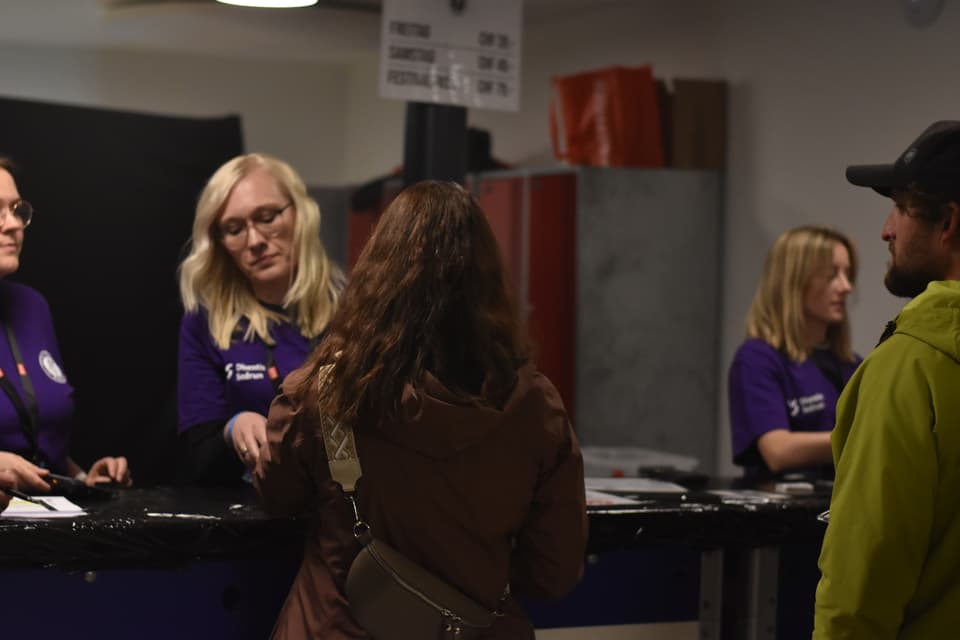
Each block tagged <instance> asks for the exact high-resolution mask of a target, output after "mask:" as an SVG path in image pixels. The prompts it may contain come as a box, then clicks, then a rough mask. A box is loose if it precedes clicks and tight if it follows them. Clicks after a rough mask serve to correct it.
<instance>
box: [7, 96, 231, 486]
mask: <svg viewBox="0 0 960 640" xmlns="http://www.w3.org/2000/svg"><path fill="white" fill-rule="evenodd" d="M242 151H243V141H242V135H241V124H240V119H239V118H238V117H232V116H231V117H225V118H218V119H192V118H179V117H162V116H154V115H145V114H139V113H128V112H120V111H108V110H102V109H91V108H84V107H75V106H66V105H56V104H48V103H41V102H32V101H24V100H12V99H0V154H3V155H8V156H10V157H11V158H13V160H14V161H15V162H16V163H17V166H18V171H17V186H18V188H19V190H20V194H21V196H22V197H23V198H25V199H27V200H29V201H30V202H31V203H33V205H34V208H35V210H36V212H35V214H34V221H33V223H32V225H31V226H30V228H29V229H27V231H26V234H25V240H24V249H23V254H22V255H21V260H20V270H19V272H18V273H17V274H15V275H13V276H11V279H14V280H17V281H19V282H23V283H25V284H28V285H30V286H32V287H34V288H35V289H37V290H38V291H40V293H42V294H43V295H44V296H45V297H46V298H47V300H48V301H49V303H50V307H51V309H52V311H53V317H54V324H55V326H56V330H57V336H58V338H59V341H60V348H61V351H62V354H63V360H64V362H63V366H64V369H65V371H66V374H67V377H68V379H69V380H70V382H71V384H72V385H73V386H74V388H75V389H76V403H77V413H76V419H75V422H74V431H73V437H72V440H71V447H70V450H71V454H72V456H73V458H74V460H76V461H77V462H78V463H79V464H80V465H81V466H84V467H87V466H88V465H89V464H90V463H92V462H93V461H94V460H95V459H97V458H98V457H100V456H103V455H126V456H127V458H128V459H129V460H130V464H131V468H132V471H133V475H134V480H135V481H136V482H137V483H138V484H166V483H170V482H172V481H173V478H174V477H175V474H174V460H175V443H176V374H177V338H178V328H179V322H180V316H181V313H182V308H181V306H180V301H179V293H178V290H177V280H176V268H177V265H178V264H179V262H180V259H181V258H182V256H183V255H184V252H185V248H186V243H187V241H188V239H189V237H190V229H191V226H192V222H193V212H194V207H195V205H196V201H197V197H198V196H199V194H200V191H201V190H202V188H203V185H204V184H205V182H206V180H207V179H208V178H209V177H210V175H211V174H212V173H213V172H214V170H216V168H217V167H218V166H220V165H221V164H222V163H223V162H224V161H226V160H227V159H229V158H231V157H233V156H234V155H237V154H239V153H242Z"/></svg>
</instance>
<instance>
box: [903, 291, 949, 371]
mask: <svg viewBox="0 0 960 640" xmlns="http://www.w3.org/2000/svg"><path fill="white" fill-rule="evenodd" d="M896 325H897V329H896V331H895V334H896V333H903V334H906V335H908V336H912V337H914V338H916V339H917V340H922V341H923V342H926V343H927V344H929V345H930V346H932V347H933V348H934V349H937V350H938V351H942V352H943V353H945V354H947V355H949V356H950V357H951V358H953V359H954V360H956V361H958V362H960V281H957V280H938V281H935V282H931V283H930V284H929V285H927V289H926V291H924V292H923V293H921V294H920V295H919V296H917V297H916V298H914V299H913V300H911V301H910V302H909V303H907V306H905V307H904V308H903V310H902V311H900V314H899V315H898V316H897V319H896Z"/></svg>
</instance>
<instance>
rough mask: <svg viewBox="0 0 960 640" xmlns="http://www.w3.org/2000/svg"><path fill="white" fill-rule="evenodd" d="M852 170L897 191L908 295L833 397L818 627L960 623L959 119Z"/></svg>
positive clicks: (916, 631) (949, 631)
mask: <svg viewBox="0 0 960 640" xmlns="http://www.w3.org/2000/svg"><path fill="white" fill-rule="evenodd" d="M847 179H848V180H849V181H850V182H851V183H853V184H855V185H858V186H863V187H871V188H873V189H874V190H875V191H877V192H878V193H880V194H881V195H884V196H886V197H888V198H891V199H892V200H893V209H892V211H891V212H890V214H889V216H888V217H887V220H886V222H885V223H884V225H883V231H882V233H881V237H882V238H883V239H884V240H885V241H886V242H887V244H888V245H889V247H890V262H889V265H888V269H887V275H886V277H885V279H884V283H885V284H886V286H887V288H888V289H889V290H890V292H891V293H893V294H894V295H897V296H903V297H909V298H912V300H911V301H910V302H908V303H907V305H906V306H905V307H904V308H903V309H902V310H901V312H900V313H899V314H898V315H897V317H896V319H895V321H894V322H892V323H890V324H889V325H888V330H887V331H886V332H884V336H883V338H882V339H881V343H880V344H879V345H877V348H876V349H874V351H873V352H872V353H871V354H870V355H869V356H868V357H867V359H866V360H864V361H863V363H862V364H861V365H860V367H859V368H858V369H857V371H856V373H854V375H853V377H852V378H851V379H850V381H849V382H848V383H847V387H846V389H845V390H844V392H843V395H841V397H840V400H839V402H838V403H837V423H836V426H835V428H834V430H833V435H832V438H831V440H832V445H833V459H834V464H835V466H836V480H835V481H834V487H833V496H832V498H831V502H830V524H829V525H828V527H827V532H826V536H825V538H824V543H823V551H822V553H821V555H820V570H821V573H822V577H821V579H820V584H819V586H818V587H817V602H816V615H815V628H814V633H813V637H814V638H815V639H821V638H840V637H842V638H947V637H954V635H955V634H956V633H957V631H956V630H957V629H958V628H960V121H949V122H937V123H934V124H933V125H931V126H930V127H928V128H927V129H926V131H924V132H923V133H922V134H921V135H920V137H919V138H917V139H916V140H915V141H914V142H913V144H911V145H910V146H909V147H908V148H907V150H906V151H904V152H903V153H902V154H901V155H900V157H899V158H897V160H896V162H894V163H893V164H889V165H858V166H852V167H849V168H848V169H847Z"/></svg>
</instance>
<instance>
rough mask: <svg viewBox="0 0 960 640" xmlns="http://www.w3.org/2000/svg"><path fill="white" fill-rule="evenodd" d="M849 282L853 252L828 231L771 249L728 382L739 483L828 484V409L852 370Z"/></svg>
mask: <svg viewBox="0 0 960 640" xmlns="http://www.w3.org/2000/svg"><path fill="white" fill-rule="evenodd" d="M856 275H857V255H856V251H855V249H854V246H853V243H852V242H850V239H849V238H847V237H846V236H844V235H842V234H841V233H838V232H837V231H834V230H832V229H829V228H825V227H798V228H796V229H791V230H789V231H787V232H785V233H784V234H782V235H781V236H780V237H779V238H778V239H777V241H776V242H775V243H774V245H773V247H772V248H771V249H770V253H769V254H768V255H767V260H766V264H765V265H764V269H763V275H762V276H761V279H760V284H759V286H758V287H757V291H756V293H755V294H754V298H753V304H752V305H751V307H750V311H749V313H748V315H747V340H746V342H744V343H743V344H742V345H741V346H740V348H739V349H738V350H737V353H736V355H735V356H734V359H733V364H731V365H730V374H729V380H728V393H729V400H730V429H731V435H732V437H733V456H734V462H735V463H736V464H738V465H741V466H743V467H744V471H745V475H746V476H747V477H750V478H757V479H762V478H771V477H777V476H781V475H783V474H785V473H791V472H793V473H798V474H802V475H803V476H805V477H806V478H807V479H818V478H832V477H833V465H832V454H831V450H830V431H831V430H832V429H833V424H834V419H835V411H836V404H837V399H838V398H839V396H840V392H841V390H842V389H843V386H844V385H845V384H846V383H847V380H849V379H850V376H851V375H853V372H854V370H855V369H856V368H857V365H859V364H860V360H861V358H860V357H859V356H857V355H856V354H854V353H853V351H852V347H851V344H850V324H849V321H848V318H847V307H846V301H847V296H849V294H850V292H851V291H853V283H854V280H855V279H856Z"/></svg>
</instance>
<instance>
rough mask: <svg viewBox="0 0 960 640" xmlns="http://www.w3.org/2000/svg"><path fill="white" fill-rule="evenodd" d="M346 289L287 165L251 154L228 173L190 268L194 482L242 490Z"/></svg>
mask: <svg viewBox="0 0 960 640" xmlns="http://www.w3.org/2000/svg"><path fill="white" fill-rule="evenodd" d="M342 288H343V275H342V273H341V271H340V270H339V269H338V268H337V267H336V265H334V264H333V263H332V262H331V261H330V260H329V258H328V257H327V254H326V252H325V251H324V249H323V245H322V244H321V242H320V209H319V207H318V206H317V203H316V202H315V201H314V200H313V199H311V198H310V197H309V196H308V195H307V190H306V187H305V186H304V183H303V180H301V179H300V176H298V175H297V173H296V172H295V171H294V170H293V169H292V168H291V167H290V166H289V165H288V164H286V163H285V162H282V161H280V160H278V159H276V158H273V157H270V156H267V155H263V154H255V153H252V154H248V155H242V156H238V157H236V158H233V159H232V160H229V161H228V162H227V163H225V164H224V165H223V166H221V167H220V168H219V169H217V171H216V172H215V173H214V174H213V176H212V177H211V178H210V180H209V182H208V183H207V185H206V187H205V188H204V190H203V193H201V195H200V199H199V202H198V204H197V210H196V216H195V218H194V223H193V238H192V246H191V250H190V254H189V255H188V256H187V258H186V259H185V260H184V261H183V263H182V264H181V265H180V294H181V297H182V299H183V306H184V309H185V314H184V317H183V321H182V323H181V326H180V355H179V368H178V369H179V370H178V382H177V386H178V412H179V430H180V434H181V440H182V444H183V445H184V449H183V459H182V465H181V469H180V471H181V473H182V474H184V475H185V476H186V477H184V478H183V480H184V481H186V482H188V483H190V484H201V485H229V484H236V483H239V482H241V479H242V477H243V475H244V470H245V469H250V468H252V467H253V466H254V465H255V464H256V462H257V459H258V457H259V455H260V447H261V446H263V443H264V442H265V439H266V431H265V427H266V414H267V410H268V409H269V408H270V402H271V400H273V398H274V396H275V395H276V394H277V392H278V391H279V389H280V382H281V381H282V379H283V376H285V375H286V374H287V373H289V372H290V371H292V370H293V369H296V368H297V367H299V366H300V365H301V364H303V362H304V360H306V358H307V355H309V353H310V351H311V350H312V348H313V346H314V345H315V344H316V342H317V341H318V340H319V338H320V337H321V336H322V334H323V332H324V329H325V328H326V326H327V322H328V321H329V320H330V317H331V316H332V315H333V311H334V309H335V307H336V305H337V300H338V298H339V295H340V290H341V289H342Z"/></svg>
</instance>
